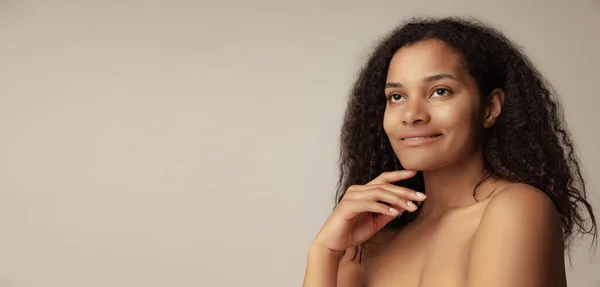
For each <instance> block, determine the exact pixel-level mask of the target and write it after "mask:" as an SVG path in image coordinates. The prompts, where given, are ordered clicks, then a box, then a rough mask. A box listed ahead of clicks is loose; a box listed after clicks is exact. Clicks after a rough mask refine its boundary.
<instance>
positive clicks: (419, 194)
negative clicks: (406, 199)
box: [417, 191, 427, 198]
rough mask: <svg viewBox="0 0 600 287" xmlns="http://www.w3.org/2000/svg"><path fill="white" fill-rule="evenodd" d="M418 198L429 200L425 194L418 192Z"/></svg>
mask: <svg viewBox="0 0 600 287" xmlns="http://www.w3.org/2000/svg"><path fill="white" fill-rule="evenodd" d="M417 196H418V197H420V198H427V195H425V194H424V193H420V192H418V191H417Z"/></svg>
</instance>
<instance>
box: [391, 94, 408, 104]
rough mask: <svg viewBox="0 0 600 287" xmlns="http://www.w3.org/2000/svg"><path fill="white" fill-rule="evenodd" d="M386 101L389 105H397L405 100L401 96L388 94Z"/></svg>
mask: <svg viewBox="0 0 600 287" xmlns="http://www.w3.org/2000/svg"><path fill="white" fill-rule="evenodd" d="M388 101H389V102H391V103H397V102H404V101H406V100H405V99H404V96H403V95H401V94H390V95H389V96H388Z"/></svg>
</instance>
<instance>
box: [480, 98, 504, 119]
mask: <svg viewBox="0 0 600 287" xmlns="http://www.w3.org/2000/svg"><path fill="white" fill-rule="evenodd" d="M503 105H504V91H503V90H502V89H494V90H493V91H492V92H491V93H490V94H489V95H488V97H487V98H486V103H485V106H484V117H483V127H484V128H491V127H492V126H493V125H494V124H495V123H496V119H497V118H498V116H500V113H501V112H502V106H503Z"/></svg>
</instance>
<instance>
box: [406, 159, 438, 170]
mask: <svg viewBox="0 0 600 287" xmlns="http://www.w3.org/2000/svg"><path fill="white" fill-rule="evenodd" d="M399 159H400V164H401V165H402V167H403V168H404V169H406V170H414V171H431V170H436V169H440V168H442V167H444V166H446V163H445V162H441V161H440V160H439V158H438V159H427V158H418V159H417V158H413V157H411V158H402V157H399Z"/></svg>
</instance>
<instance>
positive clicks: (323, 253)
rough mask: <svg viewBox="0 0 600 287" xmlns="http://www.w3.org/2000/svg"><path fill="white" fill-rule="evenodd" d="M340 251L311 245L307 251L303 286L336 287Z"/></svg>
mask: <svg viewBox="0 0 600 287" xmlns="http://www.w3.org/2000/svg"><path fill="white" fill-rule="evenodd" d="M342 256H343V253H342V252H334V251H331V250H328V249H326V248H319V247H316V246H311V248H310V250H309V252H308V260H307V263H306V273H305V275H304V284H303V285H302V286H303V287H337V276H338V268H339V264H340V260H341V258H342Z"/></svg>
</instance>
